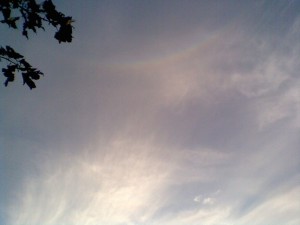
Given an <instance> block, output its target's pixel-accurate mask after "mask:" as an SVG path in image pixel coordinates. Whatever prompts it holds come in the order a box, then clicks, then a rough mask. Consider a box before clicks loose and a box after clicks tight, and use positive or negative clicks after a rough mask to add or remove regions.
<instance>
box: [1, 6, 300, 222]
mask: <svg viewBox="0 0 300 225" xmlns="http://www.w3.org/2000/svg"><path fill="white" fill-rule="evenodd" d="M179 2H180V3H179ZM216 2H217V3H218V4H215V3H212V2H211V1H203V2H201V3H200V2H199V3H196V2H190V3H183V2H181V1H178V2H177V1H176V3H174V4H173V5H172V6H170V5H169V4H166V3H162V2H161V3H159V2H153V3H140V2H139V3H137V2H134V1H126V2H123V3H122V4H120V5H116V4H115V3H109V2H104V3H101V4H100V3H99V4H96V3H93V4H94V5H93V9H91V12H93V13H100V12H102V13H103V14H99V17H100V18H101V19H103V20H101V19H99V21H101V22H97V21H98V20H96V19H95V20H91V25H90V26H83V25H82V24H81V22H80V19H81V18H82V15H81V13H80V12H81V10H82V11H88V9H89V7H91V6H89V4H87V5H86V6H85V7H86V8H85V7H82V8H81V9H79V8H78V6H79V5H80V4H81V3H79V2H75V3H74V5H73V6H72V7H73V8H74V13H75V15H77V17H78V19H76V21H77V20H78V21H79V22H78V28H77V29H78V32H79V33H80V34H82V32H83V31H85V32H91V29H94V30H93V37H90V38H89V37H86V36H84V37H82V39H80V38H81V37H80V38H79V37H76V38H75V39H74V46H72V47H71V48H69V47H66V50H65V51H64V52H62V53H61V55H58V56H57V57H55V58H54V59H53V61H50V60H46V62H45V60H42V55H43V54H41V52H45V54H46V53H47V54H46V55H47V57H53V56H54V55H55V54H56V53H55V51H56V49H55V47H53V48H52V45H49V46H45V45H44V42H43V41H44V40H41V41H38V40H35V41H37V42H35V43H37V46H39V48H34V49H32V48H31V47H30V46H31V45H32V44H33V43H32V42H30V43H29V44H28V46H27V48H28V52H29V50H30V49H32V50H31V51H30V53H29V55H30V57H32V58H33V59H36V60H37V62H40V63H41V64H40V65H42V66H43V68H45V70H46V71H47V74H51V76H50V77H49V76H48V75H47V76H46V77H45V79H47V81H45V82H43V80H41V82H40V84H41V85H42V86H41V87H42V88H38V89H37V90H36V92H34V93H33V92H30V93H28V92H25V91H24V92H23V91H22V90H21V89H18V88H17V89H16V90H17V91H15V92H13V91H10V89H9V90H8V91H7V92H5V93H4V94H3V96H4V97H3V99H5V100H7V101H8V100H9V101H13V100H14V101H15V103H16V104H8V103H6V104H5V106H6V107H4V110H3V112H1V118H3V121H4V122H3V124H4V126H5V129H6V132H5V133H4V132H1V139H0V140H1V142H0V144H1V145H0V146H1V148H2V149H5V150H2V151H0V152H1V156H3V157H2V158H3V159H2V158H0V162H1V167H3V170H1V173H0V174H1V176H2V175H3V177H4V179H2V182H1V185H2V184H3V185H2V187H1V188H0V190H1V192H2V193H1V197H2V196H3V199H4V201H3V202H5V203H2V202H1V203H0V210H1V211H0V212H1V214H0V215H1V216H0V224H4V223H5V224H12V225H27V224H28V225H29V224H31V225H35V224H36V225H37V224H48V225H54V224H83V225H94V224H95V225H96V224H108V225H109V224H111V225H114V224H131V225H132V224H136V225H142V224H154V225H155V224H158V225H160V224H170V225H177V224H178V225H179V224H180V225H182V224H189V225H197V224H199V223H201V224H203V225H215V224H240V225H250V224H251V225H253V224H254V225H264V224H274V225H277V224H278V225H281V224H289V225H296V224H299V219H298V213H297V212H298V211H299V208H300V206H299V204H298V202H296V201H295V199H298V198H299V193H300V192H299V172H298V171H299V150H298V149H299V140H298V139H299V137H298V134H299V118H300V117H299V108H300V106H299V97H300V96H299V78H298V71H299V66H298V62H297V61H298V59H299V43H298V40H299V38H298V37H299V28H298V25H299V21H300V20H299V17H298V14H297V13H296V12H294V11H293V8H294V7H298V4H296V3H295V2H293V1H288V2H289V4H285V3H284V2H283V1H278V3H276V4H275V3H272V4H273V5H272V4H271V1H254V3H239V4H233V1H226V2H228V4H225V3H220V2H219V1H216ZM60 4H62V6H64V5H63V3H60ZM90 4H91V3H90ZM95 4H96V5H95ZM102 4H103V5H102ZM222 4H223V6H224V7H221V6H222ZM100 5H101V7H100ZM167 6H168V7H167ZM196 6H198V8H199V10H198V9H197V7H196ZM200 6H201V7H200ZM281 6H284V7H281ZM76 7H77V8H76ZM137 9H139V10H141V11H145V14H140V13H139V12H140V11H138V10H137ZM154 9H157V10H154ZM183 9H185V11H184V10H183ZM200 9H201V10H200ZM110 12H112V13H110ZM166 12H168V13H166ZM235 12H243V13H235ZM272 12H273V13H275V12H276V13H279V14H280V18H282V20H280V24H281V25H285V26H283V27H276V24H277V22H276V21H277V20H275V18H274V14H273V13H272ZM187 15H189V16H190V17H188V16H187ZM199 15H201V16H199ZM89 17H92V14H89ZM200 18H201V20H199V19H200ZM222 18H223V20H222ZM198 20H199V22H197V21H198ZM82 21H84V18H82ZM161 21H164V22H163V23H161ZM177 22H178V23H177ZM98 23H101V26H98V27H99V29H98V28H97V29H96V30H95V27H97V26H96V25H97V24H98ZM98 25H99V24H98ZM102 25H103V26H102ZM110 25H111V26H110ZM262 26H265V27H264V28H265V29H262V28H263V27H262ZM117 28H118V29H117ZM105 32H108V33H105ZM203 33H205V34H203ZM106 35H108V36H111V39H110V38H108V37H107V36H106ZM96 39H99V40H102V41H103V42H99V41H97V42H96V41H95V40H96ZM191 41H192V43H191V44H189V42H191ZM85 43H86V45H85ZM53 46H54V45H53ZM56 47H57V46H56ZM76 49H80V51H81V52H77V50H76ZM70 53H72V54H70ZM81 54H82V56H85V57H80V56H81ZM67 55H68V56H70V57H66V56H67ZM72 61H74V62H75V63H74V64H76V65H72V66H69V65H70V63H71V62H72ZM66 65H67V66H66ZM52 74H60V76H59V78H60V80H59V81H57V80H56V76H54V75H53V76H52ZM70 76H71V77H72V79H68V78H69V77H70ZM47 82H48V83H49V86H47ZM14 88H15V86H14ZM5 91H6V89H5ZM1 92H4V91H1ZM18 93H22V95H20V96H18ZM32 93H33V94H32ZM36 93H38V94H36ZM10 94H11V96H9V95H10ZM1 101H2V100H1ZM3 104H4V103H3ZM32 109H34V110H32ZM24 115H25V116H26V118H27V119H26V120H24V119H23V118H24ZM2 161H3V162H5V163H2ZM3 180H7V182H3ZM1 220H2V221H3V222H2V221H1Z"/></svg>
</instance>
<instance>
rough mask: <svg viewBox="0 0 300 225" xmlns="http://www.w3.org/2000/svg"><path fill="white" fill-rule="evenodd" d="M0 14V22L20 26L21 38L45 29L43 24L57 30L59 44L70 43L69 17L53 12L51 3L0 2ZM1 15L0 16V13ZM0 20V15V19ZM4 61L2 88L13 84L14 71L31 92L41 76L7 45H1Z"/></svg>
mask: <svg viewBox="0 0 300 225" xmlns="http://www.w3.org/2000/svg"><path fill="white" fill-rule="evenodd" d="M0 11H1V12H2V16H3V19H2V20H0V22H1V23H3V24H7V25H8V27H10V28H13V29H18V28H19V26H20V24H21V25H22V35H23V36H25V37H26V38H27V39H28V32H29V31H32V32H34V33H36V32H37V31H38V30H39V29H42V30H45V29H44V25H45V24H46V25H49V26H53V27H55V28H56V32H55V35H54V38H55V39H57V40H58V42H59V43H61V42H72V38H73V37H72V31H73V26H72V22H74V21H73V20H72V17H70V16H65V15H64V14H63V13H62V12H59V11H57V10H56V7H55V5H54V4H53V2H52V1H51V0H45V1H42V2H41V3H37V2H36V0H0ZM0 15H1V14H0ZM0 17H1V16H0ZM1 60H4V61H5V62H6V63H7V66H6V67H4V68H3V69H2V72H3V75H4V76H5V77H6V81H5V82H4V84H5V86H7V85H8V84H9V82H12V81H14V79H15V74H16V72H19V73H21V74H22V78H23V84H26V85H27V86H28V87H29V88H30V89H32V88H35V87H36V85H35V83H34V80H38V79H39V78H40V76H41V75H43V73H42V72H41V71H39V70H38V69H36V68H33V67H32V66H31V65H30V64H29V63H28V62H27V61H26V60H25V58H24V56H23V55H21V54H19V53H17V52H16V51H15V50H14V49H13V48H11V47H10V46H6V47H5V48H4V47H1V46H0V61H1Z"/></svg>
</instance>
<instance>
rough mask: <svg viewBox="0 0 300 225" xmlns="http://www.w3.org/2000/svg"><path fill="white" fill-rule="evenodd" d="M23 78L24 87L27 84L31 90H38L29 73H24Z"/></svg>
mask: <svg viewBox="0 0 300 225" xmlns="http://www.w3.org/2000/svg"><path fill="white" fill-rule="evenodd" d="M22 76H23V85H24V84H26V85H27V86H28V87H29V88H30V90H32V89H33V88H36V86H35V83H34V82H33V81H32V80H31V79H30V77H29V75H28V73H22Z"/></svg>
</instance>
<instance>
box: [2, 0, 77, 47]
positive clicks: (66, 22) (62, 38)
mask: <svg viewBox="0 0 300 225" xmlns="http://www.w3.org/2000/svg"><path fill="white" fill-rule="evenodd" d="M0 11H1V12H2V15H3V19H2V20H1V21H0V22H1V23H4V24H7V25H8V26H9V27H11V28H14V29H17V28H18V22H20V23H22V25H23V29H22V34H23V35H24V36H25V37H27V38H28V31H30V30H31V31H33V32H34V33H36V32H37V30H38V29H43V30H44V26H43V25H44V24H43V23H45V22H46V23H47V24H48V25H52V26H53V27H55V28H57V31H56V33H55V35H54V37H55V38H56V39H57V40H58V42H59V43H61V42H71V41H72V38H73V37H72V31H73V27H72V22H73V20H72V17H70V16H65V15H64V14H63V13H62V12H59V11H57V10H56V7H55V5H54V4H53V2H52V1H51V0H46V1H44V2H42V3H40V4H38V3H37V2H36V1H35V0H0ZM15 15H17V16H15Z"/></svg>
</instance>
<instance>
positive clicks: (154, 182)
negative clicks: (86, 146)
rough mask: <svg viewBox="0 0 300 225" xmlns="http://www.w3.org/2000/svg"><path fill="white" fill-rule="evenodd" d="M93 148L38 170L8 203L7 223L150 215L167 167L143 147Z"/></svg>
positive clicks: (124, 143)
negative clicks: (38, 172) (93, 149)
mask: <svg viewBox="0 0 300 225" xmlns="http://www.w3.org/2000/svg"><path fill="white" fill-rule="evenodd" d="M99 148H100V149H101V150H96V152H95V151H94V152H93V153H91V155H89V153H87V152H86V151H85V153H83V154H81V155H77V156H62V157H63V158H61V159H60V160H59V161H58V162H55V161H51V160H46V161H45V162H44V163H43V164H42V165H39V169H40V170H41V171H43V172H42V173H41V174H40V175H39V176H38V177H28V178H27V179H26V180H24V182H23V184H22V188H20V190H19V193H18V195H17V196H16V198H13V199H11V202H10V207H9V215H10V219H9V223H10V224H41V223H43V224H61V223H71V224H78V223H79V224H99V222H100V223H106V224H116V223H119V222H130V221H132V220H137V221H139V220H142V219H143V218H144V220H145V219H146V218H147V217H149V216H151V211H152V212H155V211H156V209H157V207H159V205H160V204H161V201H163V196H161V194H162V191H163V190H164V186H165V185H166V182H167V180H168V176H169V175H170V172H171V171H172V168H170V167H169V166H168V164H167V163H166V162H164V161H162V159H158V158H157V157H156V156H155V152H156V150H155V149H153V147H151V145H150V146H149V145H148V144H146V143H140V144H138V143H136V142H133V141H129V140H124V139H121V140H120V139H119V140H114V142H113V143H111V144H109V145H108V146H106V147H103V146H99ZM103 148H105V150H103ZM153 150H155V151H154V152H153ZM48 198H49V199H48ZM149 213H150V214H149ZM148 214H149V215H148ZM141 215H143V217H142V216H141Z"/></svg>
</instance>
